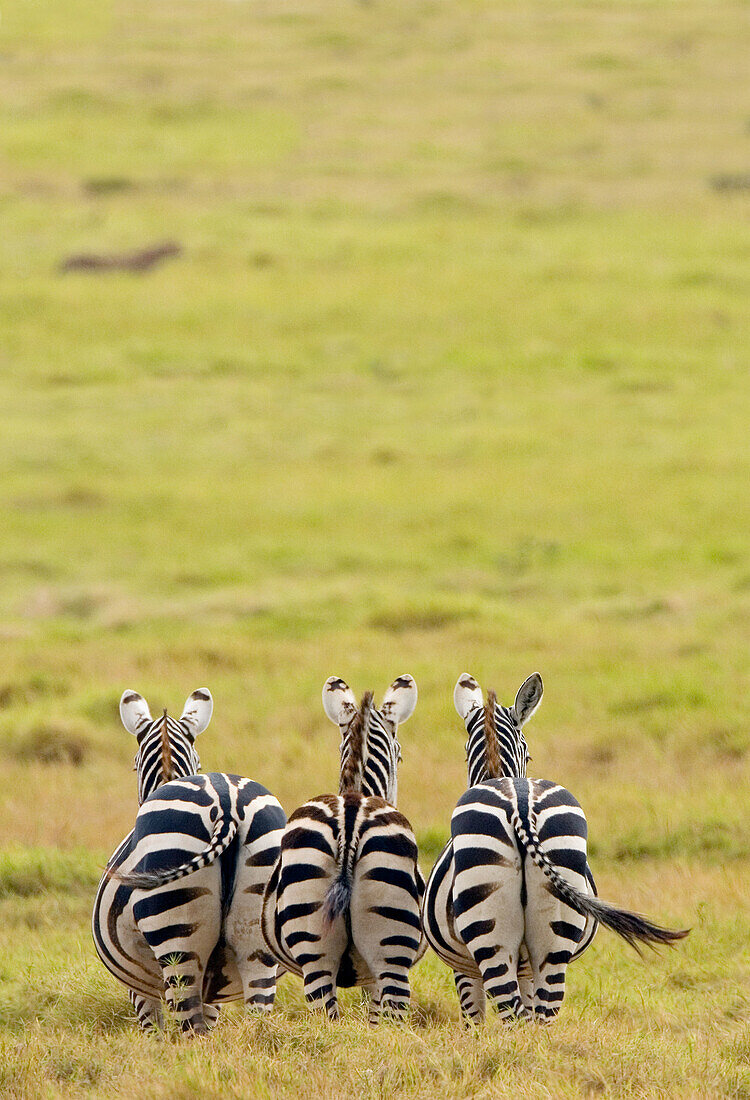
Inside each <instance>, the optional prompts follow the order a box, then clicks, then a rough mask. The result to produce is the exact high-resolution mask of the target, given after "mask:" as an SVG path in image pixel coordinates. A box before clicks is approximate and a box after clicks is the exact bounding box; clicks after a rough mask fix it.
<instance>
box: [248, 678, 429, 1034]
mask: <svg viewBox="0 0 750 1100" xmlns="http://www.w3.org/2000/svg"><path fill="white" fill-rule="evenodd" d="M416 702H417V686H416V684H415V682H414V680H413V679H412V677H411V676H399V677H398V679H397V680H394V682H393V683H392V684H391V686H390V688H389V689H388V691H387V692H386V695H385V698H384V699H383V703H382V705H381V707H380V708H379V709H378V708H376V707H375V706H374V705H373V699H372V693H371V692H368V693H367V694H366V695H365V696H364V698H363V700H362V703H361V705H360V706H359V707H358V706H357V703H356V700H355V697H354V695H353V693H352V691H351V690H350V688H349V687H348V686H347V685H346V684H345V683H344V681H343V680H340V679H338V678H337V677H331V678H330V679H329V680H327V681H326V684H325V687H324V688H323V706H324V708H325V711H326V714H327V715H328V717H329V718H330V719H331V721H333V722H335V723H336V724H337V725H338V726H339V727H340V729H341V733H342V740H341V749H340V752H341V776H340V785H339V793H338V795H321V796H319V797H318V798H314V799H311V800H310V801H309V802H306V803H305V805H304V806H302V807H300V809H298V810H297V811H296V812H295V813H293V814H292V815H291V817H290V818H289V822H288V823H287V827H286V831H285V832H284V836H283V838H282V841H281V854H280V856H279V860H278V862H277V864H276V866H275V868H274V871H273V875H272V876H271V880H270V882H269V884H268V889H267V891H266V896H265V899H264V903H263V924H262V927H263V935H264V936H265V939H266V942H267V944H268V946H269V948H270V949H271V951H272V953H273V954H274V956H275V957H276V958H277V959H278V960H279V962H281V963H282V964H283V965H284V966H285V967H287V969H289V970H291V971H293V972H294V973H295V974H298V975H300V976H301V977H302V979H303V982H304V988H305V997H306V998H307V1001H308V1003H309V1004H310V1005H311V1006H312V1007H319V1008H323V1009H325V1011H326V1012H327V1013H328V1016H329V1017H330V1018H331V1019H337V1018H338V1014H339V1013H338V1002H337V998H336V990H337V988H339V987H346V986H353V985H363V986H364V987H365V988H366V989H367V990H368V992H369V994H370V1023H372V1024H375V1023H377V1022H378V1020H379V1018H380V1014H381V1013H382V1012H387V1013H388V1014H390V1015H392V1016H394V1017H395V1018H398V1019H400V1018H401V1017H403V1015H404V1013H405V1012H406V1010H407V1008H408V1005H409V997H410V990H409V970H410V968H411V967H412V966H413V965H414V963H415V962H416V960H417V959H418V958H420V957H421V955H422V954H423V953H424V950H425V949H426V944H425V942H424V939H423V937H422V935H421V929H420V921H419V905H420V900H421V897H422V894H423V892H424V879H423V878H422V875H421V872H420V870H419V867H418V865H417V844H416V841H415V839H414V833H413V831H412V828H411V825H410V824H409V822H408V821H407V819H406V818H405V817H404V816H403V814H400V813H399V812H398V810H396V809H395V807H394V805H393V803H394V802H395V799H396V785H397V771H398V763H399V761H400V759H401V749H400V746H399V743H398V740H397V737H396V731H397V729H398V726H399V724H400V723H401V722H405V721H406V719H407V718H409V716H410V715H411V714H412V712H413V710H414V707H415V706H416Z"/></svg>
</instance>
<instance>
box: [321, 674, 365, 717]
mask: <svg viewBox="0 0 750 1100" xmlns="http://www.w3.org/2000/svg"><path fill="white" fill-rule="evenodd" d="M358 709H359V708H358V707H357V699H356V697H355V695H354V692H353V691H352V689H351V688H350V687H349V685H348V684H347V683H346V681H345V680H342V679H341V677H340V676H329V677H328V679H327V680H326V682H325V683H324V684H323V710H324V711H325V712H326V715H327V716H328V718H330V720H331V721H332V722H333V724H334V725H335V726H342V725H347V724H348V723H349V722H351V720H352V718H353V717H354V715H355V714H356V713H357V710H358Z"/></svg>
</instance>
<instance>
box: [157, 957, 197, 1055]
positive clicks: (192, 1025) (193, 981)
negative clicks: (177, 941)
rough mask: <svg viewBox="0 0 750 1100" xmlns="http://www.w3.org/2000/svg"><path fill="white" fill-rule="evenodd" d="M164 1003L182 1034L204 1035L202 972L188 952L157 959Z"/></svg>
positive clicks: (195, 959)
mask: <svg viewBox="0 0 750 1100" xmlns="http://www.w3.org/2000/svg"><path fill="white" fill-rule="evenodd" d="M159 964H160V966H161V968H162V976H163V978H164V988H165V989H166V996H167V1003H168V1005H169V1007H170V1008H171V1009H172V1011H173V1012H174V1014H175V1016H176V1017H177V1020H178V1023H179V1024H180V1027H181V1028H182V1030H183V1031H185V1032H192V1033H193V1034H195V1035H206V1034H207V1033H208V1025H207V1023H206V1017H205V1015H204V1011H203V972H202V968H200V964H199V962H198V959H197V958H196V957H195V955H194V954H193V953H192V952H191V951H173V952H171V953H170V954H168V955H162V956H161V958H160V959H159Z"/></svg>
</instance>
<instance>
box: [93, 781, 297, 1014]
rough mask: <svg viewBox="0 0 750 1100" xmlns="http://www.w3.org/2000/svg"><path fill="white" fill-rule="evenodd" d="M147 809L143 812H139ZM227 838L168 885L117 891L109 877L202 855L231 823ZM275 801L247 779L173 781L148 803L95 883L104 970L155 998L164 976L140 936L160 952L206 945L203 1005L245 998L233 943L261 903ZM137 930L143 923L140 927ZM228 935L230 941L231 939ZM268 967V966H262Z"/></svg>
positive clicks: (276, 832) (250, 927) (277, 814)
mask: <svg viewBox="0 0 750 1100" xmlns="http://www.w3.org/2000/svg"><path fill="white" fill-rule="evenodd" d="M144 808H145V811H144ZM230 819H231V822H232V823H233V825H232V827H233V829H235V830H236V831H235V835H234V839H232V841H231V843H230V844H229V845H228V846H227V847H226V848H225V849H224V850H223V851H222V852H221V854H220V855H218V857H217V858H216V860H215V862H212V863H210V864H208V865H206V866H202V867H200V868H199V869H198V870H196V871H194V872H192V873H190V874H188V875H186V876H185V877H181V878H179V879H177V880H176V881H174V882H171V883H167V884H165V885H163V886H159V887H157V888H155V889H153V890H144V889H139V888H137V887H131V886H128V885H126V884H123V883H121V882H118V881H117V879H116V878H115V877H113V875H112V872H114V871H120V870H121V871H123V872H125V873H130V872H132V871H134V870H138V871H141V870H151V869H157V870H159V871H161V870H164V869H169V868H174V867H179V866H181V865H182V864H184V863H185V861H186V860H191V859H194V858H195V857H196V855H197V854H200V853H201V852H202V851H203V850H204V849H205V846H206V845H207V843H209V842H210V840H211V838H212V837H215V836H216V835H221V830H222V829H225V828H226V827H228V823H229V820H230ZM285 820H286V819H285V815H284V812H283V810H282V809H281V806H280V805H279V803H278V801H277V800H276V799H275V798H274V796H273V795H271V794H270V793H269V792H268V791H267V790H266V789H265V787H262V786H261V785H260V784H258V783H255V782H254V781H253V780H249V779H245V778H243V777H240V776H234V775H227V774H224V773H208V774H205V775H200V776H191V777H187V778H183V779H180V780H174V781H172V782H170V783H168V784H164V785H163V786H161V787H159V788H157V790H156V791H155V792H154V794H153V795H152V796H150V797H149V799H147V800H146V802H145V803H144V807H142V811H141V814H139V819H138V820H137V824H136V829H134V831H133V832H132V833H130V834H129V836H128V837H126V838H125V840H124V841H123V842H122V843H121V844H120V846H119V847H118V848H117V850H116V851H115V853H114V854H113V856H112V857H111V859H110V860H109V862H108V864H107V870H106V872H105V874H104V876H103V878H102V880H101V882H100V884H99V888H98V890H97V894H96V899H95V902H94V911H93V916H92V933H93V938H94V944H95V947H96V951H97V953H98V955H99V957H100V958H101V960H102V962H103V963H104V965H105V966H106V967H107V969H108V970H109V971H110V972H111V973H112V974H113V975H114V976H115V977H116V978H118V979H119V980H120V981H121V982H123V983H124V984H125V985H126V986H128V988H130V989H132V990H135V991H136V992H138V993H140V994H142V995H143V996H147V997H153V998H162V997H163V996H164V981H163V977H162V970H161V966H160V964H159V962H158V961H157V957H156V955H155V953H154V950H153V948H152V946H149V944H148V943H147V942H146V939H145V938H144V935H143V932H142V928H143V927H148V928H149V931H150V934H151V936H152V937H153V934H154V929H155V928H158V930H159V933H158V934H159V938H161V939H162V940H163V942H164V944H165V945H166V944H167V943H168V942H172V941H173V940H175V939H177V940H180V942H181V943H182V945H183V948H184V949H185V950H190V947H191V945H190V942H189V941H190V940H191V937H193V936H195V935H199V936H200V937H201V938H202V940H203V944H204V948H205V945H206V943H208V945H209V947H208V950H207V955H208V962H207V965H206V968H205V972H204V979H203V989H204V998H205V1000H206V1001H207V1002H211V1003H219V1002H223V1001H230V1000H238V999H242V997H243V983H242V981H241V978H240V973H239V971H238V968H237V962H236V953H235V951H234V949H233V948H232V946H231V942H228V941H232V942H235V941H238V937H239V934H240V933H241V937H244V939H242V938H241V937H239V942H241V944H242V945H243V946H244V942H245V941H249V940H250V939H254V940H256V941H257V943H253V944H251V945H250V946H251V947H252V948H255V949H261V950H262V949H263V944H262V941H261V939H260V931H259V916H260V913H259V910H260V900H261V896H262V892H263V889H264V887H265V884H266V881H267V879H268V875H269V873H270V867H271V866H272V865H273V863H274V862H275V860H276V857H277V855H278V843H279V839H280V837H281V832H282V830H283V826H284V823H285ZM144 921H145V922H146V924H144ZM230 933H235V935H234V936H233V935H232V934H230ZM269 962H270V960H269Z"/></svg>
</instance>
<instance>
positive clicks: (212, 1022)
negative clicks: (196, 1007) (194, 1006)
mask: <svg viewBox="0 0 750 1100" xmlns="http://www.w3.org/2000/svg"><path fill="white" fill-rule="evenodd" d="M220 1013H221V1006H220V1005H207V1004H204V1006H203V1018H204V1019H205V1021H206V1027H208V1029H209V1030H210V1031H213V1029H214V1028H215V1027H216V1021H217V1020H218V1019H219V1015H220Z"/></svg>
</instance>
